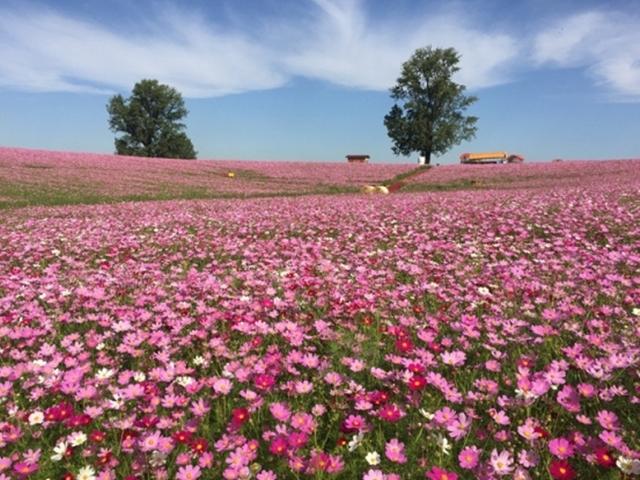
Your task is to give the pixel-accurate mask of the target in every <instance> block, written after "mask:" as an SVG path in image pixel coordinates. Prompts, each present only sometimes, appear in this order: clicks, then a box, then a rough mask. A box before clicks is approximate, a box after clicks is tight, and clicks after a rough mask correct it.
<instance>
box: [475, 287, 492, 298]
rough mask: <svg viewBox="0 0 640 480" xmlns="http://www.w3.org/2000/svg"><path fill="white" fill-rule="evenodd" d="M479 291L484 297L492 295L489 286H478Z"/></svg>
mask: <svg viewBox="0 0 640 480" xmlns="http://www.w3.org/2000/svg"><path fill="white" fill-rule="evenodd" d="M478 293H479V294H480V295H482V296H483V297H490V296H491V290H489V289H488V288H487V287H480V288H478Z"/></svg>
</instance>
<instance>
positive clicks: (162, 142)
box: [107, 80, 196, 158]
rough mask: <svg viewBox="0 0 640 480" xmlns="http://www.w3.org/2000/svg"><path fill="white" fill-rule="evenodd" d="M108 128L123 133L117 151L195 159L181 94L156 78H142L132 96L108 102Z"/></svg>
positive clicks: (117, 140)
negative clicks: (186, 130)
mask: <svg viewBox="0 0 640 480" xmlns="http://www.w3.org/2000/svg"><path fill="white" fill-rule="evenodd" d="M107 111H108V112H109V127H110V128H111V130H112V131H113V132H115V133H120V134H121V135H120V136H119V137H116V139H115V146H116V153H117V154H119V155H136V156H140V157H165V158H196V152H195V150H194V149H193V144H192V143H191V140H189V137H187V135H186V133H184V131H183V130H184V128H185V126H184V124H183V123H181V120H182V119H183V118H184V117H186V115H187V113H188V111H187V109H186V108H185V106H184V100H183V99H182V95H180V93H179V92H178V91H177V90H176V89H175V88H172V87H170V86H168V85H162V84H161V83H159V82H158V81H157V80H141V81H140V82H138V83H136V84H135V86H134V87H133V93H132V95H131V97H129V98H127V99H124V98H123V97H122V95H115V96H113V97H112V98H111V100H109V103H108V104H107Z"/></svg>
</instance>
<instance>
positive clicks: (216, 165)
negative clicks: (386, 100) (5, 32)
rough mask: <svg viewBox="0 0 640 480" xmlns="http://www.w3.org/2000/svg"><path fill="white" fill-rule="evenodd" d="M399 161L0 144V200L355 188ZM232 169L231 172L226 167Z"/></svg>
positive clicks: (393, 171) (388, 173)
mask: <svg viewBox="0 0 640 480" xmlns="http://www.w3.org/2000/svg"><path fill="white" fill-rule="evenodd" d="M412 168H413V165H407V164H364V165H354V164H347V163H308V162H307V163H305V162H256V161H231V160H197V161H186V160H171V159H158V158H140V157H126V156H116V155H102V154H90V153H70V152H53V151H47V150H29V149H24V148H2V147H0V206H5V207H8V208H11V207H15V206H28V205H59V204H82V203H104V202H109V201H119V200H154V199H157V200H160V199H163V200H166V199H169V200H170V199H181V198H182V199H190V198H211V197H247V196H267V195H287V194H288V195H291V194H308V193H330V192H341V191H356V190H357V189H358V188H359V187H361V186H362V185H363V184H365V183H375V182H382V181H384V180H386V179H388V178H391V177H394V176H395V175H398V174H400V173H403V172H407V171H410V170H411V169H412ZM230 172H232V173H233V178H230V177H229V175H228V174H229V173H230Z"/></svg>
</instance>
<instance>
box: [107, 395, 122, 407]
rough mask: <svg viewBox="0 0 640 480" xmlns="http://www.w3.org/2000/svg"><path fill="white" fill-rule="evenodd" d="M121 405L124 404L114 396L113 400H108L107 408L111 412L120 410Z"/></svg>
mask: <svg viewBox="0 0 640 480" xmlns="http://www.w3.org/2000/svg"><path fill="white" fill-rule="evenodd" d="M122 405H124V402H123V401H122V400H121V399H120V397H119V396H118V395H114V396H113V400H109V408H110V409H112V410H120V409H121V408H122Z"/></svg>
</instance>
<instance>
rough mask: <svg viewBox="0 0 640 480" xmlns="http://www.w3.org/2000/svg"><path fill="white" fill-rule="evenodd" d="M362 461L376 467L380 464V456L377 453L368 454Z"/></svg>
mask: <svg viewBox="0 0 640 480" xmlns="http://www.w3.org/2000/svg"><path fill="white" fill-rule="evenodd" d="M364 459H365V460H366V461H367V463H368V464H369V465H378V464H379V463H380V455H379V454H378V452H369V453H367V456H366V457H364Z"/></svg>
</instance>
